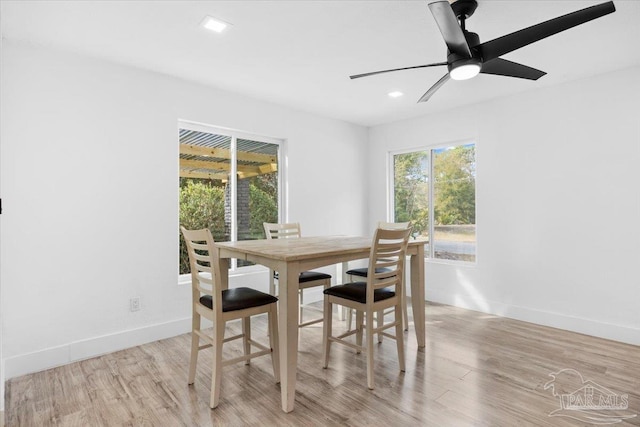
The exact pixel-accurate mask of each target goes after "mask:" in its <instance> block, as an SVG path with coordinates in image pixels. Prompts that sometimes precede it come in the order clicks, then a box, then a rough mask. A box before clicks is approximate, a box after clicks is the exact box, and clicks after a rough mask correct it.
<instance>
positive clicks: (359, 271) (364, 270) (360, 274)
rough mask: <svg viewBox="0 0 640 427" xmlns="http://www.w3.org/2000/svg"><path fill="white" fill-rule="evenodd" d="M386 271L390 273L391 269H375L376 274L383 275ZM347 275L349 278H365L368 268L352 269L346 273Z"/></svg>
mask: <svg viewBox="0 0 640 427" xmlns="http://www.w3.org/2000/svg"><path fill="white" fill-rule="evenodd" d="M387 271H391V269H389V268H385V267H382V268H376V273H378V274H379V273H385V272H387ZM347 274H348V275H349V276H358V277H367V276H368V275H369V268H368V267H363V268H354V269H351V270H349V271H347Z"/></svg>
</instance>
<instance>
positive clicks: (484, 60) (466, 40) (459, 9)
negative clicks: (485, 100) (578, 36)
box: [350, 0, 616, 102]
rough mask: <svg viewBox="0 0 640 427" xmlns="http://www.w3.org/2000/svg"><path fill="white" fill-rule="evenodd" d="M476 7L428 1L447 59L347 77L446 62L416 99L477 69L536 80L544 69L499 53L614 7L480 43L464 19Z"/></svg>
mask: <svg viewBox="0 0 640 427" xmlns="http://www.w3.org/2000/svg"><path fill="white" fill-rule="evenodd" d="M477 7H478V2H477V1H476V0H457V1H455V2H453V3H451V4H450V3H449V2H448V1H436V2H433V3H429V10H431V14H432V15H433V17H434V18H435V20H436V23H437V24H438V27H439V28H440V32H441V33H442V37H443V38H444V42H445V43H446V45H447V61H446V62H436V63H433V64H426V65H416V66H413V67H404V68H394V69H390V70H382V71H373V72H370V73H364V74H356V75H353V76H350V78H351V79H358V78H361V77H368V76H373V75H376V74H382V73H389V72H392V71H401V70H411V69H415V68H427V67H437V66H441V65H446V66H447V68H448V69H449V72H448V73H447V74H445V75H444V77H442V78H441V79H440V80H438V81H437V82H436V84H434V85H433V86H431V88H430V89H429V90H428V91H427V92H426V93H425V94H424V95H422V97H421V98H420V99H419V100H418V102H425V101H427V100H429V98H431V96H432V95H433V94H434V93H435V92H436V91H437V90H438V89H440V88H441V87H442V85H444V84H445V83H446V82H447V81H448V80H449V79H450V78H451V79H454V80H466V79H470V78H472V77H475V76H476V75H477V74H478V73H483V74H494V75H499V76H507V77H517V78H520V79H528V80H538V79H539V78H540V77H542V76H544V75H545V74H547V73H545V72H544V71H540V70H537V69H535V68H532V67H528V66H526V65H522V64H518V63H516V62H512V61H507V60H506V59H502V58H500V56H502V55H504V54H506V53H509V52H512V51H514V50H516V49H520V48H521V47H524V46H526V45H528V44H531V43H535V42H537V41H538V40H542V39H544V38H546V37H549V36H552V35H554V34H557V33H559V32H561V31H564V30H568V29H569V28H573V27H575V26H577V25H580V24H584V23H585V22H589V21H591V20H594V19H596V18H600V17H601V16H604V15H607V14H609V13H613V12H615V10H616V8H615V6H614V5H613V2H612V1H609V2H607V3H602V4H598V5H595V6H591V7H587V8H586V9H582V10H578V11H576V12H572V13H569V14H567V15H563V16H560V17H558V18H554V19H551V20H549V21H545V22H542V23H540V24H537V25H533V26H531V27H527V28H525V29H522V30H519V31H515V32H513V33H511V34H507V35H506V36H502V37H498V38H497V39H493V40H490V41H488V42H484V43H480V38H479V37H478V35H477V34H476V33H472V32H470V31H467V29H466V28H465V21H466V20H467V18H469V17H470V16H471V15H473V12H475V10H476V8H477Z"/></svg>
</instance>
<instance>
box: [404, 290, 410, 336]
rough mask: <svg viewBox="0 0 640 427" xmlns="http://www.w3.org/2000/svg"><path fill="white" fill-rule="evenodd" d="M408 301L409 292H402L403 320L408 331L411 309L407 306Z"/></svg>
mask: <svg viewBox="0 0 640 427" xmlns="http://www.w3.org/2000/svg"><path fill="white" fill-rule="evenodd" d="M407 306H408V303H407V294H405V293H403V294H402V314H403V316H402V322H403V325H404V330H405V331H408V330H409V309H408V308H407Z"/></svg>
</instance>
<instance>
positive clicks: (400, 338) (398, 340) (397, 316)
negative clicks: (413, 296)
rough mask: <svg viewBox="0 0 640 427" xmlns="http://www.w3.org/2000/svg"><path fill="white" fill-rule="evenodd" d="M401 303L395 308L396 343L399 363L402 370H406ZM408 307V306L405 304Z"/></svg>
mask: <svg viewBox="0 0 640 427" xmlns="http://www.w3.org/2000/svg"><path fill="white" fill-rule="evenodd" d="M401 304H402V303H400V304H398V305H396V309H395V321H396V345H397V346H398V363H399V364H400V371H401V372H404V371H405V360H404V334H403V333H402V316H401V312H400V310H401V309H402V307H401ZM405 307H406V306H405Z"/></svg>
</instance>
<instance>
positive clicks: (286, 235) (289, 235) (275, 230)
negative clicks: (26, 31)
mask: <svg viewBox="0 0 640 427" xmlns="http://www.w3.org/2000/svg"><path fill="white" fill-rule="evenodd" d="M262 225H263V227H264V234H265V236H266V237H267V239H298V238H300V237H301V235H302V233H301V231H300V223H297V222H290V223H269V222H265V223H263V224H262ZM276 282H277V279H276V275H275V272H274V270H269V293H270V294H271V295H278V294H277V290H276V287H277V283H276ZM317 286H322V287H323V289H327V288H328V287H329V286H331V279H320V280H312V281H309V282H302V283H299V288H298V289H299V290H298V299H299V304H298V305H299V308H298V327H299V328H303V327H305V326H310V325H314V324H316V323H321V322H322V321H323V318H322V317H320V318H316V319H312V320H309V321H306V322H303V321H302V319H303V309H304V308H305V304H304V290H305V289H309V288H315V287H317ZM307 308H309V309H312V310H315V311H319V312H322V311H323V310H322V309H316V308H315V307H307Z"/></svg>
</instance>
